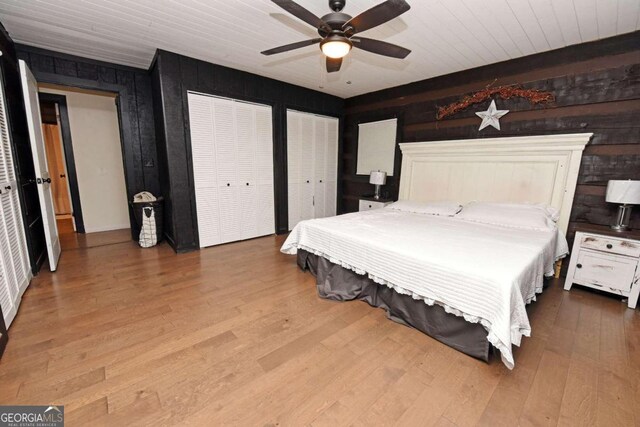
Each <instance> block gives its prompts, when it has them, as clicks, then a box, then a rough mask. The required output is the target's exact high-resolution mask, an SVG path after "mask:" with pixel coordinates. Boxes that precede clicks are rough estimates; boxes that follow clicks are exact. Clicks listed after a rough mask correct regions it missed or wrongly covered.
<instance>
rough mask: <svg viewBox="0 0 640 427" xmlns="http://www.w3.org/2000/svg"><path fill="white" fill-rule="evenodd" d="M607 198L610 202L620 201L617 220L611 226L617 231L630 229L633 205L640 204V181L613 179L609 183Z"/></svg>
mask: <svg viewBox="0 0 640 427" xmlns="http://www.w3.org/2000/svg"><path fill="white" fill-rule="evenodd" d="M605 200H606V201H607V202H609V203H619V204H620V206H619V207H618V214H617V215H616V222H615V223H614V224H612V225H611V228H612V229H614V230H617V231H624V230H628V229H629V218H630V217H631V208H632V207H633V205H639V204H640V181H631V180H626V181H625V180H611V181H609V183H608V184H607V195H606V198H605Z"/></svg>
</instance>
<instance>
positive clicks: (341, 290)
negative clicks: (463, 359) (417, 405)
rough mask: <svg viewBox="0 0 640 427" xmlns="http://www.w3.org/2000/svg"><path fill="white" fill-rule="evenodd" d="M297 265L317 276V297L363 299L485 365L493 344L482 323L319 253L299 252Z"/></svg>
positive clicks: (347, 299)
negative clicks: (425, 301)
mask: <svg viewBox="0 0 640 427" xmlns="http://www.w3.org/2000/svg"><path fill="white" fill-rule="evenodd" d="M297 257H298V258H297V260H298V266H300V268H301V269H303V270H305V271H306V270H309V271H310V272H311V273H312V274H314V275H315V276H316V286H317V290H318V295H319V296H320V297H321V298H325V299H330V300H335V301H349V300H361V301H366V302H367V303H368V304H369V305H371V306H373V307H380V308H382V309H384V310H385V311H386V312H387V317H388V318H389V319H391V320H393V321H395V322H398V323H401V324H403V325H406V326H409V327H413V328H415V329H418V330H419V331H421V332H423V333H425V334H427V335H429V336H430V337H433V338H435V339H436V340H438V341H440V342H442V343H444V344H446V345H448V346H450V347H452V348H454V349H456V350H458V351H461V352H462V353H465V354H467V355H469V356H472V357H475V358H477V359H480V360H484V361H485V362H488V361H489V357H490V354H491V353H492V345H491V343H490V342H489V341H488V340H487V331H486V329H485V328H484V327H483V326H482V325H481V324H480V323H470V322H468V321H466V320H465V319H464V318H463V317H460V316H457V315H455V314H452V313H448V312H447V311H446V310H445V308H444V307H442V306H440V305H437V304H433V305H427V304H425V303H424V301H422V300H420V299H415V298H413V297H412V296H411V295H406V294H401V293H398V292H396V291H394V289H392V288H391V287H388V286H384V285H382V286H381V285H380V284H378V283H376V282H375V281H374V280H372V279H371V278H369V277H368V276H367V275H366V274H358V273H357V272H354V271H352V270H351V269H347V268H344V267H342V266H340V265H338V264H334V263H332V262H330V261H329V260H328V259H326V258H324V257H321V256H318V255H316V254H313V253H310V252H307V251H305V250H303V249H298V252H297Z"/></svg>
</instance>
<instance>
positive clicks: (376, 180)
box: [369, 171, 387, 185]
mask: <svg viewBox="0 0 640 427" xmlns="http://www.w3.org/2000/svg"><path fill="white" fill-rule="evenodd" d="M385 182H387V173H386V172H381V171H371V175H369V184H376V185H384V184H385Z"/></svg>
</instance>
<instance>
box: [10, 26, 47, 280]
mask: <svg viewBox="0 0 640 427" xmlns="http://www.w3.org/2000/svg"><path fill="white" fill-rule="evenodd" d="M0 51H2V56H0V66H1V67H2V85H3V88H4V93H5V98H6V103H7V115H8V119H9V131H10V133H11V144H12V146H13V157H14V162H15V164H16V174H17V178H18V186H19V192H20V193H19V194H20V205H21V208H22V216H23V219H24V224H25V233H26V240H27V247H28V249H29V259H30V261H31V270H32V271H33V274H36V273H37V272H38V270H39V269H40V266H41V265H42V263H43V262H44V260H45V258H46V257H45V255H46V254H47V249H46V245H45V241H44V228H43V224H42V215H41V213H40V201H39V199H38V188H37V185H36V175H35V171H34V168H33V156H32V154H31V145H30V142H29V129H28V127H27V116H26V112H25V108H24V101H23V98H22V84H21V83H20V71H19V68H18V57H17V53H16V49H15V45H14V43H13V40H11V37H9V34H8V33H7V32H6V30H5V29H4V27H3V26H2V24H0Z"/></svg>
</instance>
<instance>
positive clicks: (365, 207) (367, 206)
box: [358, 200, 389, 212]
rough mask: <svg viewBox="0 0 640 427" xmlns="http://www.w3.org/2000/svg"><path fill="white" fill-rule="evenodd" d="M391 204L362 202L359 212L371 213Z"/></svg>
mask: <svg viewBox="0 0 640 427" xmlns="http://www.w3.org/2000/svg"><path fill="white" fill-rule="evenodd" d="M388 204H389V202H374V201H371V200H360V204H359V206H358V210H359V211H360V212H362V211H371V210H373V209H380V208H384V207H385V206H387V205H388Z"/></svg>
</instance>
